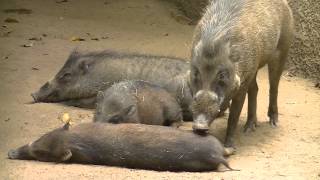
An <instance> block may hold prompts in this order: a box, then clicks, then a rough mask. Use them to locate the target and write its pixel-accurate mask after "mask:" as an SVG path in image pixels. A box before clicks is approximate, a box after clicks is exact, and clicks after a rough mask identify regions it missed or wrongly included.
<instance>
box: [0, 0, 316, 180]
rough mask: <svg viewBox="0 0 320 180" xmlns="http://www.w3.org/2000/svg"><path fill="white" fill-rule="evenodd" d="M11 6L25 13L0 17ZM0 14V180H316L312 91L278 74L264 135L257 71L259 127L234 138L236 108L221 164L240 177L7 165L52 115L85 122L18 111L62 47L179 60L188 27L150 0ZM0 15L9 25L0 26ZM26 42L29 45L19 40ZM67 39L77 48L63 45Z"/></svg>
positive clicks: (32, 5)
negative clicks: (230, 144)
mask: <svg viewBox="0 0 320 180" xmlns="http://www.w3.org/2000/svg"><path fill="white" fill-rule="evenodd" d="M57 2H59V3H57ZM89 2H90V3H89ZM11 8H27V9H31V10H32V12H31V14H17V13H12V12H4V11H3V10H4V9H11ZM0 10H1V12H0V22H1V23H0V25H1V27H0V35H1V37H0V84H1V86H0V142H1V143H0V179H19V180H20V179H115V180H117V179H181V180H182V179H320V119H319V117H320V91H319V89H315V88H314V87H313V84H312V83H310V82H308V81H306V80H304V79H299V78H294V77H287V76H286V75H285V74H286V72H285V73H284V77H283V78H282V81H281V86H280V90H279V93H280V94H279V111H280V113H281V114H280V123H279V127H278V128H275V129H273V128H271V127H270V126H269V124H268V123H267V116H266V114H267V104H268V100H267V99H268V81H267V73H266V70H265V69H262V70H261V71H260V73H259V76H258V82H259V88H260V91H259V98H258V105H259V107H258V118H259V125H260V126H259V128H258V129H257V130H256V131H255V132H250V133H248V134H244V133H242V127H243V125H244V122H245V118H246V109H247V108H246V107H244V109H243V113H242V115H241V120H240V124H239V128H238V130H237V138H236V146H237V153H236V154H235V155H233V156H231V157H230V158H229V159H228V160H229V162H230V164H231V166H232V167H233V168H236V169H241V171H232V172H231V171H227V172H206V173H187V172H180V173H173V172H155V171H146V170H133V169H126V168H118V167H107V166H93V165H76V164H67V165H64V164H55V163H42V162H36V161H18V160H8V159H7V152H8V150H9V149H11V148H16V147H17V146H20V145H22V144H25V143H28V142H30V141H32V140H34V139H35V138H37V137H39V136H40V135H42V134H43V133H45V132H48V131H49V130H52V129H53V128H56V127H59V126H61V125H62V123H61V121H60V120H59V117H60V116H61V114H63V113H64V112H68V113H70V115H71V117H72V118H73V120H74V121H75V122H76V123H81V122H88V121H90V120H91V118H92V111H91V110H85V109H79V108H74V107H66V106H62V105H60V104H45V103H40V104H27V102H29V101H31V96H30V93H31V92H33V91H35V90H36V89H37V88H39V86H40V85H42V84H43V83H44V82H45V81H47V80H48V79H50V78H52V76H53V75H54V74H55V73H56V72H57V71H58V70H59V68H60V67H61V66H62V65H63V63H64V61H65V60H66V58H67V56H68V54H69V53H70V51H71V50H72V49H74V48H76V47H77V48H79V49H80V50H102V49H106V48H112V49H117V50H122V51H131V52H142V53H149V54H157V55H168V56H177V57H182V58H188V57H189V52H190V42H191V38H192V33H193V28H194V26H190V25H188V22H185V21H184V19H183V18H181V16H180V15H179V12H178V10H177V9H176V8H175V7H174V6H172V4H170V3H166V2H163V1H158V0H135V1H131V0H121V1H112V0H106V1H102V0H91V1H85V0H77V1H76V0H69V1H67V2H62V1H60V0H59V1H54V0H45V1H44V0H28V1H25V0H1V2H0ZM6 18H14V19H16V20H18V21H19V22H18V23H5V22H4V20H5V19H6ZM177 20H178V21H177ZM34 37H35V38H36V39H37V38H38V41H34V40H29V39H30V38H34ZM40 37H41V40H39V38H40ZM73 37H81V38H84V39H85V41H80V42H79V41H71V39H72V38H73ZM92 38H93V39H94V38H98V41H97V40H91V39H92ZM23 45H26V46H29V45H32V46H31V47H22V46H23ZM226 119H227V116H225V117H222V118H220V119H218V120H217V121H216V122H215V123H213V125H212V127H211V132H212V134H214V135H216V136H217V137H218V138H220V139H221V140H223V137H224V133H225V128H226ZM190 125H191V124H190V123H186V124H185V126H184V127H185V128H187V129H188V128H190V127H191V126H190ZM220 170H224V167H221V169H220Z"/></svg>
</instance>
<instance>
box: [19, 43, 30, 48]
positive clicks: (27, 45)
mask: <svg viewBox="0 0 320 180" xmlns="http://www.w3.org/2000/svg"><path fill="white" fill-rule="evenodd" d="M32 46H33V44H32V43H30V44H23V45H21V47H32Z"/></svg>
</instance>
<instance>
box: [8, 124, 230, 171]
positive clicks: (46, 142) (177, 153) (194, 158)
mask: <svg viewBox="0 0 320 180" xmlns="http://www.w3.org/2000/svg"><path fill="white" fill-rule="evenodd" d="M8 156H9V158H10V159H25V160H39V161H51V162H64V163H67V162H70V163H85V164H100V165H110V166H122V167H128V168H139V169H150V170H158V171H211V170H216V169H217V168H218V165H219V164H223V165H225V166H226V167H228V168H229V169H231V168H230V167H229V165H228V163H227V161H226V160H225V159H224V157H223V147H222V145H221V143H220V142H219V141H218V140H217V139H216V138H215V137H213V136H210V135H207V136H200V135H197V134H195V133H192V132H187V131H182V130H179V129H175V128H171V127H165V126H153V125H144V124H110V123H86V124H79V125H77V126H74V127H69V124H68V123H67V124H66V125H65V126H64V127H62V128H58V129H56V130H53V131H51V132H49V133H47V134H45V135H43V136H42V137H40V139H38V140H36V141H34V142H33V143H30V144H27V145H24V146H22V147H20V148H18V149H16V150H10V151H9V153H8Z"/></svg>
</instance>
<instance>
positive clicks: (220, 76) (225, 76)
mask: <svg viewBox="0 0 320 180" xmlns="http://www.w3.org/2000/svg"><path fill="white" fill-rule="evenodd" d="M217 79H218V80H219V81H226V80H228V79H229V72H228V71H226V70H224V71H220V72H219V73H218V74H217Z"/></svg>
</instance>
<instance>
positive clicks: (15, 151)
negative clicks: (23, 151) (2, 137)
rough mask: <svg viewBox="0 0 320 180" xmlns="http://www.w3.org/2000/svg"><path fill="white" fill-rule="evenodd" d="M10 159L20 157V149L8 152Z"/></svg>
mask: <svg viewBox="0 0 320 180" xmlns="http://www.w3.org/2000/svg"><path fill="white" fill-rule="evenodd" d="M8 157H9V159H18V158H19V151H18V150H15V149H11V150H10V151H9V152H8Z"/></svg>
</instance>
